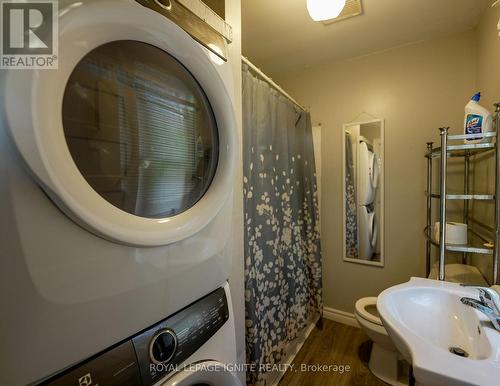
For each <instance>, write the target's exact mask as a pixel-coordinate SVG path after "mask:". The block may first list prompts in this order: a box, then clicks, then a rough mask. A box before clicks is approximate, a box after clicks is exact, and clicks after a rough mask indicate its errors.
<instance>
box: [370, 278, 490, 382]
mask: <svg viewBox="0 0 500 386" xmlns="http://www.w3.org/2000/svg"><path fill="white" fill-rule="evenodd" d="M464 296H467V297H471V298H476V299H477V298H478V291H477V290H475V289H473V288H465V287H460V285H458V284H454V283H445V282H440V281H436V280H429V279H421V278H412V279H411V280H410V281H409V282H408V283H405V284H401V285H397V286H395V287H391V288H389V289H387V290H385V291H384V292H382V293H381V294H380V295H379V296H378V301H377V308H378V311H379V313H380V316H381V318H382V321H383V323H384V326H385V328H386V330H387V332H388V334H389V336H390V337H391V339H392V341H393V342H394V344H395V345H396V347H397V348H398V350H399V351H400V353H401V354H402V355H403V356H404V357H405V358H406V360H408V361H409V362H410V363H411V364H412V366H413V371H414V375H415V378H416V380H417V382H418V383H420V384H423V385H425V386H433V385H436V386H438V385H439V386H442V385H453V386H455V385H456V386H460V385H464V386H465V385H478V386H479V385H480V386H489V385H491V386H498V385H500V332H497V331H496V330H495V329H494V328H493V326H492V325H491V323H490V321H489V320H488V318H487V317H486V316H484V315H482V314H481V313H480V312H478V311H476V310H474V309H473V308H471V307H468V306H465V305H463V304H462V303H461V302H460V298H461V297H464ZM452 348H456V349H457V350H455V352H456V353H452V352H451V351H450V349H452ZM460 350H462V351H464V352H465V353H467V355H468V356H467V357H462V356H459V355H457V352H458V353H460Z"/></svg>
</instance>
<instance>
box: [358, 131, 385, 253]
mask: <svg viewBox="0 0 500 386" xmlns="http://www.w3.org/2000/svg"><path fill="white" fill-rule="evenodd" d="M358 165H359V166H358V192H359V196H358V205H359V258H360V259H363V260H371V259H372V258H373V256H374V254H375V253H376V248H377V238H378V229H377V218H376V203H375V198H376V193H377V187H378V180H379V171H380V169H379V165H378V159H377V155H376V154H375V151H374V148H373V144H371V143H369V142H368V141H367V140H366V139H365V138H363V137H360V140H359V146H358Z"/></svg>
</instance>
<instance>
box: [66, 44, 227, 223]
mask: <svg viewBox="0 0 500 386" xmlns="http://www.w3.org/2000/svg"><path fill="white" fill-rule="evenodd" d="M62 114H63V115H62V116H63V127H64V134H65V137H66V141H67V144H68V148H69V151H70V153H71V156H72V158H73V161H74V163H75V164H76V166H77V168H78V170H79V171H80V172H81V174H82V176H83V177H84V178H85V180H86V181H87V183H88V184H89V185H90V186H91V187H92V188H93V189H94V190H95V191H96V193H97V194H99V195H100V196H101V197H102V198H103V199H105V200H106V201H107V202H109V203H110V204H112V205H114V206H115V207H116V208H118V209H120V210H123V211H125V212H127V213H130V214H133V215H136V216H140V217H144V218H153V219H162V218H169V217H172V216H175V215H178V214H180V213H182V212H185V211H187V210H188V209H190V208H191V207H192V206H194V205H195V204H196V203H197V202H198V201H199V200H200V199H201V198H202V197H203V195H204V194H205V192H206V191H207V190H208V188H209V186H210V184H211V183H212V180H213V178H214V176H215V170H216V167H217V159H218V154H219V138H218V130H217V124H216V121H215V117H214V114H213V112H212V108H211V106H210V103H209V101H208V99H207V97H206V95H205V93H204V92H203V90H202V89H201V87H200V86H199V84H198V82H197V81H196V79H195V78H194V77H193V76H192V75H191V74H190V73H189V71H188V70H187V69H186V68H185V67H184V66H183V65H182V64H181V63H179V62H178V61H177V60H176V59H175V58H173V57H172V56H171V55H169V54H168V53H166V52H164V51H162V50H160V49H159V48H157V47H154V46H152V45H150V44H146V43H142V42H138V41H131V40H121V41H115V42H111V43H107V44H104V45H102V46H100V47H97V48H95V49H94V50H92V51H91V52H90V53H88V54H87V55H86V56H85V57H84V58H83V59H82V60H81V61H80V63H78V65H77V66H76V68H75V69H74V70H73V72H72V74H71V76H70V78H69V81H68V84H67V86H66V90H65V93H64V99H63V109H62Z"/></svg>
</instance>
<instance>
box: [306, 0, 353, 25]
mask: <svg viewBox="0 0 500 386" xmlns="http://www.w3.org/2000/svg"><path fill="white" fill-rule="evenodd" d="M345 3H346V0H307V11H308V12H309V15H310V16H311V18H312V19H313V20H314V21H323V20H329V19H334V18H336V17H337V16H338V15H340V13H341V12H342V10H343V9H344V7H345Z"/></svg>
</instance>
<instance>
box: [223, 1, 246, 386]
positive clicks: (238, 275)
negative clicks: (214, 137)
mask: <svg viewBox="0 0 500 386" xmlns="http://www.w3.org/2000/svg"><path fill="white" fill-rule="evenodd" d="M225 13H226V21H227V22H228V23H229V24H230V25H231V26H232V28H233V42H232V43H231V44H230V45H229V62H230V63H231V65H232V68H233V76H234V78H233V82H234V83H233V86H234V105H235V113H236V120H237V124H238V126H237V127H235V128H234V129H235V130H236V131H237V132H238V137H239V146H240V159H239V161H238V165H237V166H236V177H235V185H234V204H233V205H234V209H233V220H232V225H233V234H232V235H231V240H232V251H231V253H232V263H233V264H232V270H231V276H230V278H229V286H230V289H231V297H232V301H233V309H234V315H235V323H236V349H237V354H238V363H245V304H244V296H243V295H244V277H243V274H244V268H243V261H244V259H243V158H242V156H241V147H242V141H243V140H242V138H243V136H242V112H241V109H242V103H241V99H242V91H241V0H226V12H225ZM240 378H241V381H242V383H243V384H245V374H244V373H241V374H240Z"/></svg>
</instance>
